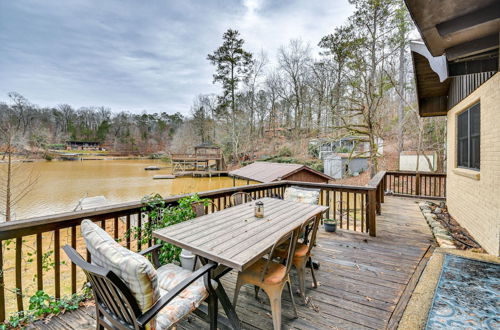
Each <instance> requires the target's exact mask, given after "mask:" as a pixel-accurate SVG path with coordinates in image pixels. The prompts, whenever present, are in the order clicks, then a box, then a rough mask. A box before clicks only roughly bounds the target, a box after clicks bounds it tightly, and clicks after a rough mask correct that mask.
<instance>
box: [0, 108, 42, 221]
mask: <svg viewBox="0 0 500 330" xmlns="http://www.w3.org/2000/svg"><path fill="white" fill-rule="evenodd" d="M4 110H5V111H2V116H1V118H0V142H1V145H3V150H2V152H3V158H4V159H6V166H2V167H0V168H1V172H3V173H2V175H1V176H0V199H1V200H2V202H3V203H2V204H3V205H4V207H3V208H0V213H1V214H2V215H3V216H4V217H5V221H11V220H12V218H13V209H14V207H15V206H16V204H17V203H19V202H20V201H21V200H22V199H23V198H24V197H25V196H26V195H27V194H28V193H29V192H30V191H31V190H32V188H33V186H34V185H35V184H36V182H37V180H38V177H37V176H35V175H34V172H33V168H31V170H30V171H27V170H26V168H25V167H21V164H19V163H17V164H14V160H13V155H14V152H15V151H16V147H19V145H20V144H18V143H16V142H17V141H18V140H19V139H20V130H21V129H22V123H21V124H20V121H22V120H23V116H22V115H21V114H20V113H18V112H17V111H15V110H14V111H13V110H12V109H9V108H8V107H4ZM17 110H19V108H17Z"/></svg>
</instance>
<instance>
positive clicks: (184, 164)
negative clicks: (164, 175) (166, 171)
mask: <svg viewBox="0 0 500 330" xmlns="http://www.w3.org/2000/svg"><path fill="white" fill-rule="evenodd" d="M170 158H171V161H172V171H173V173H174V174H175V175H178V173H179V172H193V173H194V172H196V173H198V172H204V171H205V172H210V171H212V172H214V171H215V172H218V171H225V170H226V163H225V161H224V155H223V154H222V151H221V149H220V148H219V147H217V146H215V145H212V144H209V143H202V144H200V145H198V146H196V147H194V154H171V155H170ZM193 176H195V175H193ZM210 176H211V175H210Z"/></svg>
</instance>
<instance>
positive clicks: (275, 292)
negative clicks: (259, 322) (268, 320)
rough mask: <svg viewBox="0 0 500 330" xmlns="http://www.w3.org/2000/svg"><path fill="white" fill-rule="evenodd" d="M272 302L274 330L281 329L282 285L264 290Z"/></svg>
mask: <svg viewBox="0 0 500 330" xmlns="http://www.w3.org/2000/svg"><path fill="white" fill-rule="evenodd" d="M262 289H263V290H264V291H265V292H266V293H267V296H268V297H269V300H270V301H271V314H272V315H273V328H274V330H280V329H281V292H282V291H283V287H282V286H281V285H276V286H271V287H266V288H262Z"/></svg>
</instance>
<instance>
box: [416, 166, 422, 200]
mask: <svg viewBox="0 0 500 330" xmlns="http://www.w3.org/2000/svg"><path fill="white" fill-rule="evenodd" d="M415 180H416V182H415V189H416V191H415V194H416V195H417V196H420V189H421V188H420V173H419V172H417V175H416V179H415Z"/></svg>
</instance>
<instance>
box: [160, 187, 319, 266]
mask: <svg viewBox="0 0 500 330" xmlns="http://www.w3.org/2000/svg"><path fill="white" fill-rule="evenodd" d="M259 201H262V202H263V203H264V218H255V216H254V207H255V202H256V201H252V202H249V203H245V204H241V205H238V206H234V207H230V208H227V209H224V210H222V211H219V212H215V213H211V214H207V215H204V216H201V217H198V218H195V219H191V220H188V221H185V222H183V223H179V224H176V225H173V226H169V227H166V228H162V229H159V230H155V231H154V232H153V236H154V237H156V238H159V239H161V240H163V241H165V242H168V243H171V244H174V245H176V246H179V247H181V248H184V249H187V250H190V251H191V252H193V253H194V254H197V255H199V256H201V257H204V258H207V259H209V260H212V261H215V262H218V263H220V264H222V265H225V266H227V267H230V268H233V269H236V270H238V271H242V270H244V269H245V268H247V267H248V266H250V265H251V264H252V263H253V262H255V261H256V260H257V259H258V258H260V257H262V256H263V255H265V254H266V253H267V252H269V249H270V248H271V247H272V246H273V244H274V243H275V242H276V241H277V240H278V239H279V238H280V237H281V236H283V235H284V234H286V233H288V232H290V231H291V230H293V229H294V228H297V227H298V226H300V225H302V224H303V223H304V222H306V221H307V220H308V219H310V218H311V217H313V216H317V215H319V214H321V213H323V212H325V211H326V210H328V207H327V206H319V205H310V204H304V203H297V202H291V201H286V200H281V199H275V198H267V197H266V198H261V199H259Z"/></svg>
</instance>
